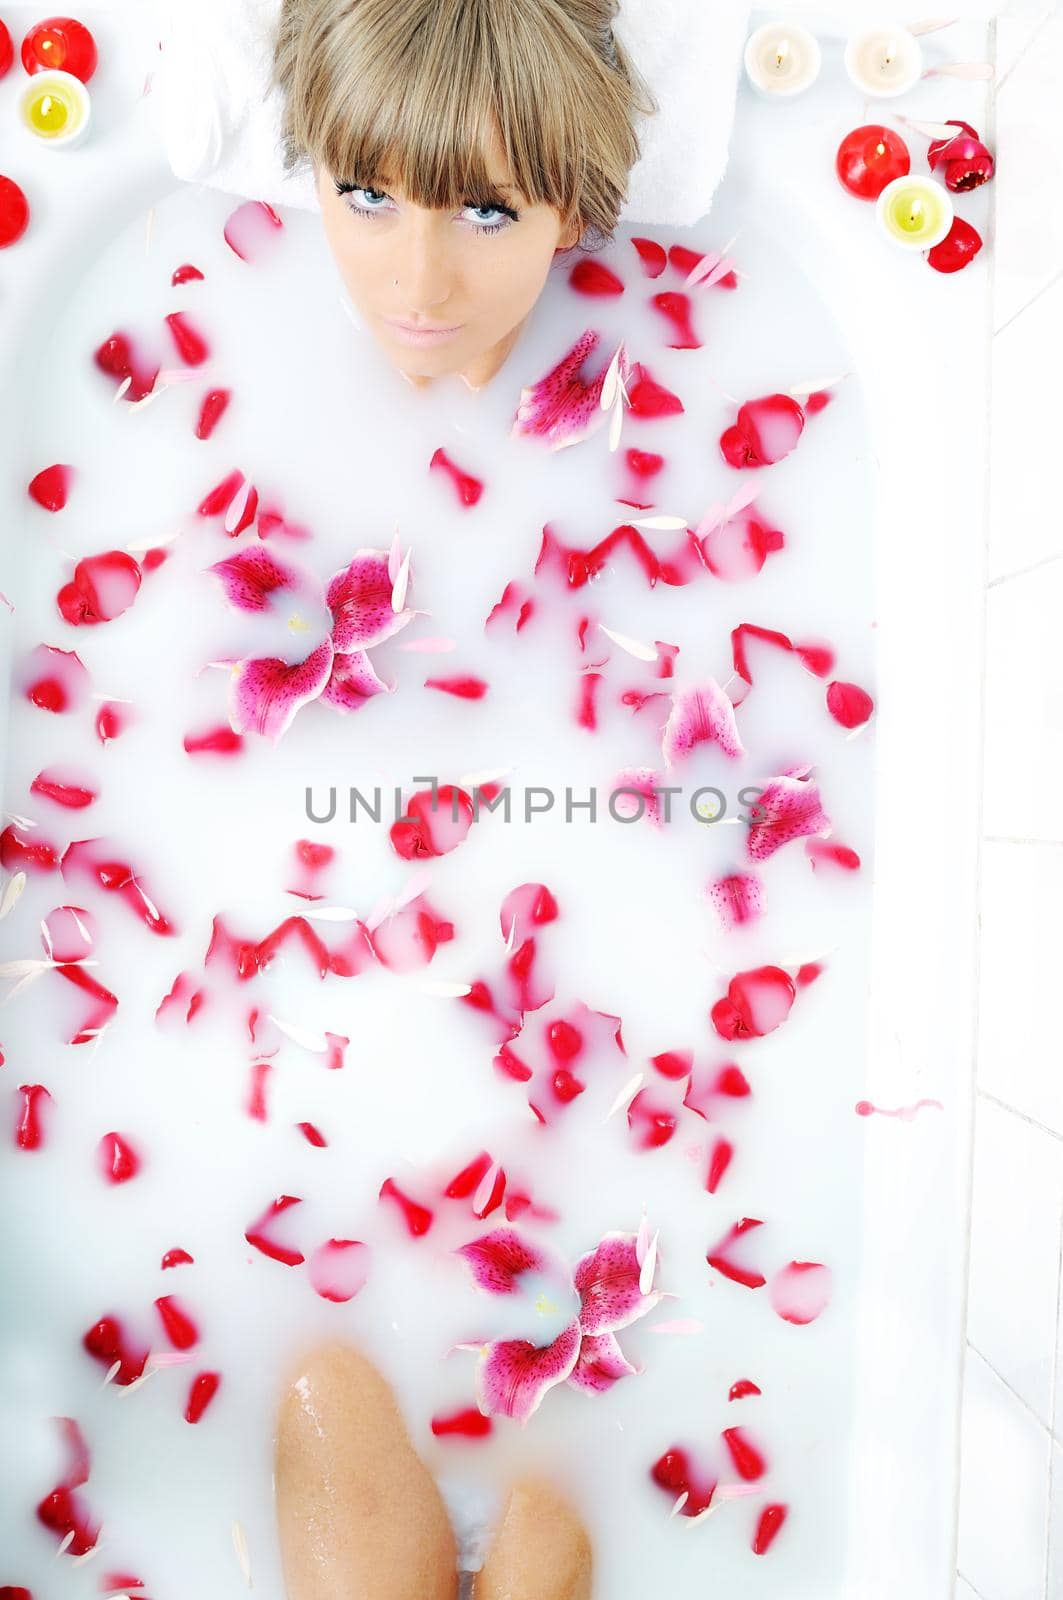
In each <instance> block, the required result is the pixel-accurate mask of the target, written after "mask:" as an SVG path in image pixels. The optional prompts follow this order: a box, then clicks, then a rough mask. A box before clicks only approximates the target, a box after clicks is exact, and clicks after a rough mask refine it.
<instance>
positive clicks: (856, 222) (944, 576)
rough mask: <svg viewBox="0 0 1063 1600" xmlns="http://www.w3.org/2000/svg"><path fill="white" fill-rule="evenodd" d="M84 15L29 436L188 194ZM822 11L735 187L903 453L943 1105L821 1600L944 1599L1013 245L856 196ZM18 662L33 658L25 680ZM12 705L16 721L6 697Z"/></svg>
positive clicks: (885, 1192)
mask: <svg viewBox="0 0 1063 1600" xmlns="http://www.w3.org/2000/svg"><path fill="white" fill-rule="evenodd" d="M84 15H85V18H86V20H87V21H89V22H90V23H91V24H92V25H94V26H95V27H96V28H97V32H98V36H99V38H100V40H101V45H102V44H103V43H104V41H106V44H107V58H108V59H107V60H106V62H105V65H104V67H102V68H101V70H100V74H99V84H100V87H101V91H102V87H103V85H104V84H105V83H106V82H107V80H108V79H111V81H112V82H113V83H116V84H117V83H121V85H122V89H121V94H122V95H123V96H124V98H125V103H126V105H127V106H128V114H127V115H126V116H125V117H123V118H119V117H117V116H114V115H111V117H110V118H108V116H106V115H103V114H101V115H100V116H99V126H98V128H97V130H96V137H95V138H94V139H93V141H92V142H91V143H90V144H89V145H88V146H86V147H85V149H84V150H83V151H82V152H80V153H79V155H78V160H77V163H76V164H75V163H74V162H73V161H70V162H68V161H67V158H64V157H63V156H62V155H58V154H53V153H40V152H37V151H35V150H28V149H27V150H26V152H25V156H24V158H23V155H22V152H21V151H20V164H19V165H16V162H15V161H14V160H13V159H12V160H11V162H10V163H9V165H8V166H7V167H6V168H5V170H11V172H12V175H14V176H17V177H19V178H20V181H23V186H24V187H25V188H26V189H27V192H28V193H29V194H30V198H31V204H32V205H34V208H35V217H36V218H37V219H39V220H40V221H41V223H42V224H44V225H43V226H41V227H40V229H39V233H37V234H36V236H34V235H29V236H27V238H26V239H25V240H23V241H22V244H21V245H20V247H19V248H18V249H17V250H12V251H11V252H9V253H8V255H7V257H6V258H3V259H0V270H2V274H3V302H4V303H3V313H2V314H3V317H4V321H5V323H6V329H5V339H4V351H3V358H2V362H3V364H2V369H0V379H2V386H0V427H2V430H3V436H4V437H5V438H11V437H18V436H19V429H18V422H19V417H20V414H21V410H22V403H23V401H22V396H23V393H24V387H23V386H24V385H25V383H26V382H27V381H30V382H33V383H35V384H36V383H38V382H40V381H41V378H40V375H39V374H38V373H37V372H36V369H35V366H34V346H35V342H36V340H37V337H38V330H39V328H40V327H41V326H42V324H43V323H44V322H45V321H46V320H47V318H48V315H49V310H48V308H49V306H50V305H54V304H56V303H61V302H62V300H63V297H64V293H65V286H66V285H67V284H68V283H69V281H70V274H71V273H72V272H75V271H79V270H81V269H82V268H83V267H84V266H85V265H86V264H87V263H88V262H89V261H91V259H92V258H93V257H94V256H95V254H96V253H97V252H99V251H102V250H103V249H104V248H105V247H106V245H107V244H108V242H109V241H110V240H111V239H112V238H113V237H114V235H115V234H116V233H117V232H119V231H120V230H121V229H122V228H123V227H125V226H126V225H127V224H128V223H129V222H130V221H131V220H132V219H134V218H135V217H137V216H138V215H140V214H142V213H145V212H146V211H147V210H148V208H149V207H151V206H152V205H154V204H155V203H156V202H158V201H159V200H160V199H162V198H163V197H164V196H165V195H166V193H167V192H168V191H169V190H170V189H171V188H172V187H173V185H172V180H171V179H170V176H169V173H168V169H167V168H166V167H165V165H164V163H163V161H162V157H161V154H160V152H159V148H158V145H157V142H155V141H154V136H153V130H152V123H151V118H150V109H151V108H150V106H149V105H148V104H147V102H139V101H138V100H137V96H138V94H139V91H140V88H141V85H142V81H143V77H144V73H145V70H148V69H150V63H151V41H150V27H149V28H148V29H147V34H148V37H147V38H141V39H140V40H139V41H136V40H135V39H134V38H131V39H128V40H123V39H122V38H121V37H120V35H121V33H122V30H123V29H124V28H125V27H126V25H127V24H129V26H130V28H131V29H132V28H133V26H134V24H133V21H132V19H131V18H130V17H127V16H126V14H125V13H123V12H122V11H121V10H111V11H107V12H104V11H101V10H97V9H96V8H93V9H92V11H91V14H90V13H89V12H85V13H84ZM5 16H6V20H7V21H8V23H9V25H10V26H11V30H12V34H13V35H16V36H17V33H19V32H20V31H21V28H22V27H23V26H25V25H26V24H28V22H29V21H31V20H35V13H33V11H32V9H31V8H28V7H25V6H20V7H16V8H14V10H12V9H11V8H9V9H8V12H7V13H5ZM814 20H815V22H816V26H817V28H818V31H819V32H820V34H821V37H823V38H824V40H825V50H824V55H825V65H824V78H823V81H822V84H821V86H820V89H819V90H817V91H816V94H815V96H813V95H809V96H807V97H805V98H804V99H802V100H799V101H795V102H794V103H793V104H791V105H786V106H784V105H778V106H777V105H769V104H766V103H764V102H762V101H760V100H759V99H756V98H755V97H753V96H752V95H751V94H750V93H747V92H745V91H744V92H743V93H742V95H741V96H740V104H739V114H738V123H737V127H736V134H735V140H734V146H733V150H734V154H733V167H732V173H731V175H730V178H729V183H730V184H732V185H734V184H740V185H741V186H742V189H743V194H744V195H745V196H746V203H747V204H750V205H751V207H752V208H754V209H755V212H756V214H757V215H758V217H761V218H763V219H765V222H766V224H767V223H769V222H770V226H771V227H772V228H774V229H776V230H777V233H778V237H779V238H780V240H781V241H784V243H785V249H786V250H787V251H788V252H789V253H790V254H791V255H792V256H793V257H794V259H795V260H796V261H797V262H798V263H799V265H800V266H801V267H802V268H803V270H804V271H805V272H806V274H807V275H808V277H809V278H810V279H811V280H812V281H813V282H814V283H815V284H816V285H817V286H818V288H819V290H820V292H821V294H822V297H823V299H824V300H825V301H826V302H827V304H828V305H829V306H830V307H831V308H832V310H833V313H834V315H835V317H836V319H837V322H838V324H839V326H840V328H841V331H842V334H843V336H844V339H845V341H846V342H847V343H848V345H849V347H850V349H851V351H852V353H853V358H854V367H855V371H856V373H857V375H858V378H859V380H860V383H861V385H862V388H863V392H864V398H865V402H866V406H867V410H868V415H869V420H870V428H871V434H872V437H873V439H874V448H875V454H876V456H877V463H878V469H879V476H878V502H877V526H876V532H875V552H876V576H877V584H878V611H877V617H878V629H877V651H878V659H877V683H878V695H877V702H878V711H877V721H876V734H875V737H876V741H877V766H876V790H875V807H876V813H877V832H876V837H875V878H874V908H873V930H872V938H873V959H872V971H871V987H870V994H869V1017H870V1027H869V1034H868V1041H867V1063H866V1075H865V1092H866V1097H867V1098H868V1099H869V1100H870V1101H872V1102H874V1103H875V1104H876V1105H879V1106H886V1107H897V1106H902V1105H909V1104H912V1103H914V1102H916V1101H918V1100H920V1099H924V1098H925V1099H936V1100H939V1101H940V1102H941V1103H942V1105H943V1107H944V1111H943V1113H938V1112H936V1111H934V1110H927V1111H924V1112H921V1113H919V1115H918V1116H916V1117H915V1118H914V1120H912V1121H902V1120H897V1119H894V1118H888V1117H875V1116H872V1117H869V1118H868V1119H867V1121H866V1123H865V1124H864V1125H863V1127H862V1132H863V1135H864V1138H865V1141H866V1142H865V1152H866V1159H865V1167H864V1188H863V1196H862V1208H863V1266H864V1273H863V1282H862V1286H861V1301H860V1308H859V1338H858V1343H857V1349H856V1351H855V1360H856V1363H857V1371H858V1390H859V1397H860V1400H859V1412H858V1415H857V1417H856V1419H855V1424H854V1427H855V1438H856V1463H857V1465H856V1470H855V1471H854V1473H853V1477H852V1482H851V1486H850V1487H851V1494H850V1499H849V1503H848V1504H847V1505H845V1506H841V1505H839V1506H838V1508H837V1513H836V1514H837V1519H838V1520H837V1524H836V1525H835V1528H834V1530H832V1533H833V1536H835V1537H837V1535H838V1528H839V1527H840V1526H844V1544H845V1549H846V1556H845V1562H846V1566H845V1577H844V1581H842V1582H840V1583H839V1584H838V1587H837V1588H836V1589H834V1590H832V1591H831V1592H830V1593H829V1594H827V1593H824V1594H822V1596H821V1597H819V1600H842V1597H843V1596H844V1597H845V1600H851V1597H854V1596H859V1597H860V1600H887V1597H889V1600H894V1597H895V1596H897V1595H898V1594H901V1595H905V1596H911V1597H912V1600H924V1597H925V1600H945V1597H946V1596H947V1595H949V1594H950V1593H951V1585H952V1574H953V1572H954V1570H955V1552H954V1544H955V1511H956V1491H957V1473H958V1448H957V1432H958V1401H959V1380H960V1364H961V1354H962V1326H963V1296H964V1284H965V1279H966V1254H967V1223H968V1185H969V1165H970V1132H971V1072H972V1059H973V1056H972V1052H973V1030H974V1008H975V931H976V925H975V891H976V880H977V837H978V798H977V797H978V794H979V778H980V740H981V693H980V688H981V673H982V590H983V583H984V547H985V502H986V497H985V487H986V485H985V476H986V466H985V462H986V392H987V344H988V295H987V277H988V273H989V271H990V270H991V262H990V260H989V258H988V252H987V253H986V254H985V255H983V257H982V258H981V260H980V261H979V262H977V263H976V264H975V265H974V266H973V267H972V268H970V269H968V270H967V271H966V272H965V273H963V274H961V275H959V276H957V277H954V278H948V277H939V276H937V275H936V274H933V273H931V272H930V271H929V269H927V268H926V266H925V265H924V263H923V262H922V261H921V260H920V259H919V258H918V257H916V258H915V259H911V258H909V257H907V256H906V255H905V254H903V253H902V252H899V251H895V250H893V249H892V248H890V247H889V246H888V245H887V244H886V243H885V242H883V241H881V240H880V239H879V237H878V236H877V234H876V231H875V228H874V224H873V220H872V217H871V208H870V207H862V206H861V205H860V204H859V203H858V202H856V201H854V200H851V199H850V198H849V197H848V196H846V195H845V194H844V193H842V191H841V190H840V188H839V186H838V185H837V183H836V180H835V177H834V174H833V152H834V148H835V146H836V143H837V140H838V138H840V137H841V135H842V134H843V133H844V132H846V131H848V129H849V128H850V127H851V126H853V125H855V124H856V123H858V122H860V121H862V120H865V113H864V108H862V106H861V104H860V103H859V100H858V97H857V96H856V94H855V92H853V91H850V90H849V89H848V87H847V86H844V84H843V79H842V75H841V69H840V43H839V42H838V41H839V39H840V36H841V34H842V32H843V29H842V27H841V25H840V23H839V22H838V21H837V19H836V18H833V17H830V16H827V15H823V16H820V17H818V18H817V19H814ZM137 26H143V19H141V20H140V22H139V23H138V24H137ZM948 47H949V53H950V54H951V55H953V56H954V57H960V58H966V59H981V58H982V57H983V56H984V54H985V29H984V26H983V25H981V24H978V23H970V24H964V25H962V26H960V27H957V28H954V29H953V30H951V32H950V34H949V36H948ZM942 81H946V80H938V82H939V83H940V82H942ZM828 84H829V86H830V87H829V88H828ZM13 95H14V84H13V75H12V78H9V80H7V81H6V82H4V83H0V107H2V108H3V109H4V110H5V111H6V110H8V109H9V108H8V106H7V104H6V102H8V101H10V100H12V99H13ZM983 96H984V89H983V88H982V87H981V86H980V85H977V84H973V85H972V84H965V83H959V82H956V83H952V84H949V85H948V92H947V97H946V98H947V102H948V104H947V109H942V91H941V90H940V89H937V88H935V87H934V81H933V80H931V82H930V83H929V84H927V85H925V86H924V87H923V89H922V90H921V91H920V93H919V95H913V96H911V97H909V99H908V100H907V101H906V102H905V108H906V110H908V111H909V112H910V114H920V115H923V116H927V117H930V116H939V117H940V116H944V115H948V116H959V115H963V116H965V117H967V118H968V119H969V120H971V121H972V122H974V123H976V124H979V123H980V122H982V121H983V120H984V117H983V110H982V100H983ZM103 99H104V96H103V94H102V92H101V95H100V101H101V104H102V103H103ZM108 123H110V125H108ZM912 144H913V150H914V151H918V152H919V153H920V155H921V152H922V142H921V141H920V140H919V139H918V138H916V137H914V136H913V139H912ZM5 161H6V158H5ZM917 164H918V158H917ZM36 179H40V180H41V187H40V188H39V189H37V188H35V184H34V180H36ZM45 179H46V180H47V188H46V189H45V188H44V187H43V184H44V181H45ZM963 210H964V214H965V215H967V216H968V217H970V218H971V219H972V220H974V221H975V222H976V223H978V224H979V225H981V224H982V222H983V220H984V216H985V211H986V207H985V204H984V200H983V197H982V196H980V195H979V196H975V197H973V198H971V197H968V199H967V201H966V202H965V205H964V207H963ZM27 375H30V376H29V378H28V377H27ZM807 376H808V377H809V378H812V377H821V378H823V379H827V378H829V377H832V376H834V374H832V373H828V372H823V373H809V374H808V375H807ZM30 465H31V464H30V463H29V462H25V461H22V460H15V462H14V463H13V464H12V467H13V470H9V472H8V473H7V474H5V479H4V482H3V484H2V485H0V522H2V523H3V524H5V525H7V526H10V525H11V523H12V521H13V519H14V518H15V516H16V515H17V514H20V513H21V508H22V505H23V499H22V496H23V493H24V490H23V484H24V482H25V481H26V479H27V477H28V476H29V471H27V470H26V469H27V468H29V467H30ZM36 465H38V464H37V463H34V464H33V470H35V469H36ZM0 587H3V584H2V582H0ZM8 622H9V617H8V613H7V611H6V609H0V648H3V649H4V650H5V651H7V652H9V651H10V628H9V626H8ZM9 666H10V661H9V656H8V658H5V660H4V662H3V670H4V674H5V675H6V674H7V672H8V670H9ZM0 708H2V709H0V714H5V715H6V709H7V699H6V697H3V698H0ZM0 1017H2V1013H0ZM20 1070H21V1069H20ZM57 1403H58V1402H57ZM706 1570H707V1571H708V1570H709V1569H706ZM232 1571H233V1572H234V1571H235V1568H234V1569H232ZM89 1576H90V1574H88V1573H87V1574H86V1575H85V1577H86V1581H87V1580H88V1578H89ZM757 1576H758V1580H760V1579H762V1578H763V1580H764V1581H767V1578H766V1577H764V1575H763V1574H760V1573H758V1575H757ZM7 1581H11V1582H17V1581H20V1580H19V1579H18V1578H17V1576H16V1575H15V1574H10V1575H9V1574H7V1573H6V1572H3V1571H0V1582H7ZM231 1582H232V1572H228V1571H227V1573H226V1580H225V1586H224V1587H223V1586H222V1585H221V1581H220V1580H219V1587H218V1589H217V1594H218V1595H219V1596H220V1595H222V1594H223V1593H228V1592H229V1588H230V1585H231ZM85 1592H86V1593H87V1592H88V1588H87V1587H86V1591H85ZM750 1592H752V1590H751V1591H750ZM757 1592H758V1593H760V1592H764V1593H767V1592H769V1590H768V1589H764V1590H760V1589H759V1588H758V1590H757ZM675 1600H680V1597H679V1596H678V1595H677V1596H676V1597H675Z"/></svg>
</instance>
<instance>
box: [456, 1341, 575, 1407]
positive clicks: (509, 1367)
mask: <svg viewBox="0 0 1063 1600" xmlns="http://www.w3.org/2000/svg"><path fill="white" fill-rule="evenodd" d="M579 1352H580V1328H579V1323H578V1322H573V1323H571V1324H570V1325H569V1326H568V1327H567V1328H565V1329H564V1330H563V1331H562V1332H561V1333H559V1334H558V1336H557V1338H556V1339H555V1340H554V1342H553V1343H552V1344H547V1345H534V1344H531V1343H530V1341H529V1340H527V1339H501V1340H499V1341H498V1342H497V1343H495V1344H489V1345H485V1346H484V1348H483V1354H482V1356H481V1359H480V1363H479V1367H478V1369H477V1374H476V1388H477V1399H478V1400H479V1405H480V1410H481V1411H482V1412H483V1413H484V1414H485V1415H486V1416H489V1417H490V1416H503V1417H513V1418H514V1419H515V1420H516V1421H517V1422H520V1423H525V1422H527V1420H528V1418H529V1417H530V1416H531V1415H532V1414H533V1412H535V1411H537V1410H538V1408H539V1405H540V1403H541V1401H542V1398H543V1396H544V1395H545V1394H546V1393H547V1391H548V1390H550V1389H552V1388H554V1386H555V1385H556V1384H559V1383H564V1381H565V1379H566V1378H567V1377H568V1376H569V1374H570V1373H571V1372H572V1369H573V1368H574V1367H575V1365H576V1361H577V1359H578V1357H579Z"/></svg>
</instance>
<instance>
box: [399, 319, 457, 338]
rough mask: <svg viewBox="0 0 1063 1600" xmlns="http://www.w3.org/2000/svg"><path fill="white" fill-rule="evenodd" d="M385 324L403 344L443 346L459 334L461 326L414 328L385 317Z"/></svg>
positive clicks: (409, 324) (424, 326) (408, 324)
mask: <svg viewBox="0 0 1063 1600" xmlns="http://www.w3.org/2000/svg"><path fill="white" fill-rule="evenodd" d="M384 320H385V322H386V323H387V325H388V327H389V328H390V329H391V331H392V332H393V334H394V335H395V337H396V338H397V339H401V340H402V342H403V344H411V345H433V344H445V343H446V341H447V340H448V339H453V338H454V336H455V334H458V333H460V332H461V325H460V324H459V325H458V326H456V327H434V326H431V325H423V324H422V325H421V326H419V327H415V326H414V325H413V324H412V323H409V322H400V321H399V320H398V319H397V318H392V317H385V319H384Z"/></svg>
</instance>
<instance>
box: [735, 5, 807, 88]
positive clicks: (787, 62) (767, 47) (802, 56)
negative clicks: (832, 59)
mask: <svg viewBox="0 0 1063 1600" xmlns="http://www.w3.org/2000/svg"><path fill="white" fill-rule="evenodd" d="M821 60H822V57H821V54H820V48H819V41H818V40H817V39H816V38H815V36H814V35H813V34H811V33H809V31H808V29H807V28H802V27H801V26H800V25H799V24H798V23H796V22H766V23H765V24H764V26H763V27H761V28H757V30H756V31H755V32H754V33H751V34H750V36H749V38H748V39H747V40H746V50H745V64H746V76H747V77H748V78H749V81H750V83H752V84H753V86H754V87H755V88H757V89H759V90H760V92H761V93H762V94H768V95H782V96H786V95H792V94H801V93H802V91H803V90H805V89H807V88H808V86H809V85H810V84H812V83H815V81H816V79H817V77H818V76H819V68H820V62H821Z"/></svg>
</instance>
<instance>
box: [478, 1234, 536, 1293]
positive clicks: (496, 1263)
mask: <svg viewBox="0 0 1063 1600" xmlns="http://www.w3.org/2000/svg"><path fill="white" fill-rule="evenodd" d="M456 1254H457V1255H459V1256H461V1257H462V1259H463V1260H465V1261H467V1262H468V1264H469V1266H470V1268H471V1269H472V1275H473V1278H474V1279H475V1280H476V1285H477V1287H478V1288H480V1289H486V1290H488V1292H489V1293H491V1294H514V1293H515V1292H516V1290H517V1279H518V1278H519V1277H520V1276H521V1274H522V1273H524V1272H546V1271H548V1270H549V1269H550V1267H551V1265H552V1263H551V1262H550V1260H549V1258H548V1257H547V1256H546V1255H545V1253H544V1252H543V1251H541V1250H539V1249H537V1248H536V1246H535V1245H533V1244H529V1242H528V1240H527V1239H525V1238H523V1237H522V1235H521V1234H519V1233H518V1232H517V1230H516V1229H515V1228H495V1229H494V1230H493V1231H492V1232H491V1233H485V1234H484V1235H483V1237H482V1238H480V1239H473V1240H472V1241H471V1243H469V1244H463V1245H462V1246H461V1248H460V1249H459V1250H458V1251H457V1252H456Z"/></svg>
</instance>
